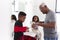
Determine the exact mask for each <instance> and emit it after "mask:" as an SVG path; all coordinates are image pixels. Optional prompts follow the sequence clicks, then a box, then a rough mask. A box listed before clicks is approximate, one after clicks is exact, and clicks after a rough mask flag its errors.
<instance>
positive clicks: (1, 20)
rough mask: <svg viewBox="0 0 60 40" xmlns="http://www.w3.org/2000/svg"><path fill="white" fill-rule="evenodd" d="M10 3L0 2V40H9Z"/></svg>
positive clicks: (2, 0) (8, 1)
mask: <svg viewBox="0 0 60 40" xmlns="http://www.w3.org/2000/svg"><path fill="white" fill-rule="evenodd" d="M10 12H11V1H10V0H0V40H10V32H9V22H10V14H11V13H10Z"/></svg>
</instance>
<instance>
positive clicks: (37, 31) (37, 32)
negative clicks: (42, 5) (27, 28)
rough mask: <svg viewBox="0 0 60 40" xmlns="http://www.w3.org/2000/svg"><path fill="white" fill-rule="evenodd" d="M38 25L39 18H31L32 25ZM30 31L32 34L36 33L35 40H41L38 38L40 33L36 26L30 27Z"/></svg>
mask: <svg viewBox="0 0 60 40" xmlns="http://www.w3.org/2000/svg"><path fill="white" fill-rule="evenodd" d="M38 23H39V18H38V16H36V15H35V16H33V18H32V24H38ZM32 31H33V32H34V33H36V36H37V40H41V39H40V38H41V33H40V31H39V29H38V25H35V26H34V27H33V26H32Z"/></svg>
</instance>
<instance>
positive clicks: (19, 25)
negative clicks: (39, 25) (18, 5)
mask: <svg viewBox="0 0 60 40" xmlns="http://www.w3.org/2000/svg"><path fill="white" fill-rule="evenodd" d="M25 18H26V14H25V13H24V12H22V11H21V12H19V14H18V20H17V21H16V23H15V26H14V40H22V38H21V37H22V36H23V32H26V31H28V28H27V27H23V22H24V21H25Z"/></svg>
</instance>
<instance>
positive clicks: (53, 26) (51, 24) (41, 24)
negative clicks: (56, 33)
mask: <svg viewBox="0 0 60 40" xmlns="http://www.w3.org/2000/svg"><path fill="white" fill-rule="evenodd" d="M38 25H39V26H42V27H46V28H55V22H49V23H45V24H44V23H39V24H38Z"/></svg>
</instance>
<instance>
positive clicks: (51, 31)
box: [33, 3, 58, 40]
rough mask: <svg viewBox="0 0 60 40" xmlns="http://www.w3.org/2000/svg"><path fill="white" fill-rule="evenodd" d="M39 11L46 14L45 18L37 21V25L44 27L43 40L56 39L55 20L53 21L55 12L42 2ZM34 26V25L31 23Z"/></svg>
mask: <svg viewBox="0 0 60 40" xmlns="http://www.w3.org/2000/svg"><path fill="white" fill-rule="evenodd" d="M39 9H40V11H41V12H42V13H43V14H46V18H45V21H44V22H39V24H37V25H39V26H42V27H43V28H44V40H58V38H57V32H56V27H55V24H56V21H55V14H54V12H53V11H51V10H50V9H49V8H48V7H47V5H45V4H44V3H42V4H41V5H40V6H39ZM33 26H34V25H33Z"/></svg>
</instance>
